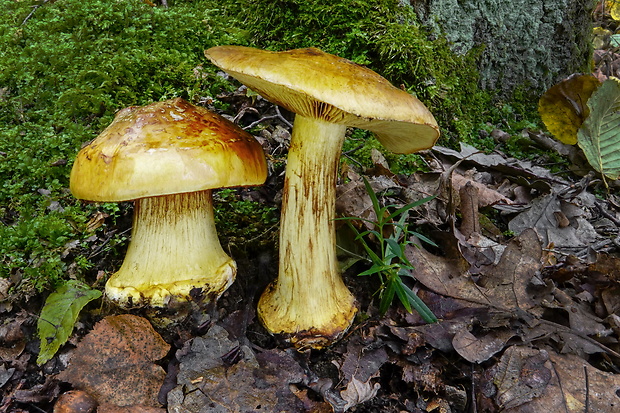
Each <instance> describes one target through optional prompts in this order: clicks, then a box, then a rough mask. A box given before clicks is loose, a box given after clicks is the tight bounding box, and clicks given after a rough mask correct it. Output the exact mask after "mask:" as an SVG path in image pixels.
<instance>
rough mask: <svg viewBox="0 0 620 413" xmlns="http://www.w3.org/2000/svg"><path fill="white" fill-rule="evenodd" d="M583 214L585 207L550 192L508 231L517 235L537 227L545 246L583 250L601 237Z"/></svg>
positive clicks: (537, 199)
mask: <svg viewBox="0 0 620 413" xmlns="http://www.w3.org/2000/svg"><path fill="white" fill-rule="evenodd" d="M583 215H584V212H583V210H582V209H581V208H579V207H578V206H576V205H574V204H571V203H569V202H566V201H564V200H562V199H560V198H559V197H558V196H557V195H556V194H554V193H550V194H547V195H545V196H542V197H540V198H536V199H535V200H534V201H533V202H532V204H531V206H530V208H529V209H528V210H526V211H524V212H522V213H520V214H519V215H517V216H516V217H515V218H513V219H512V220H511V221H510V222H509V223H508V228H509V229H510V230H511V231H513V232H514V233H515V234H520V233H521V232H522V231H524V230H527V229H530V228H533V229H535V230H536V233H537V234H538V235H539V237H540V240H541V242H542V243H543V244H544V245H545V246H546V245H549V244H553V245H554V247H555V248H558V249H561V248H571V249H574V248H580V247H581V248H583V247H586V246H588V245H589V244H590V243H592V242H594V241H595V240H596V239H597V238H598V235H597V233H596V231H595V230H594V228H593V227H592V225H591V224H590V223H589V222H588V221H587V220H586V219H585V218H584V217H583Z"/></svg>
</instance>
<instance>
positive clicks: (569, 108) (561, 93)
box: [538, 74, 600, 145]
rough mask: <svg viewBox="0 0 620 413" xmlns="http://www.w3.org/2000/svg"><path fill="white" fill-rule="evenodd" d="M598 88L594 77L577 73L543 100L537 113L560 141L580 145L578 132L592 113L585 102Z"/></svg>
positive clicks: (553, 87) (545, 95)
mask: <svg viewBox="0 0 620 413" xmlns="http://www.w3.org/2000/svg"><path fill="white" fill-rule="evenodd" d="M599 85H600V83H599V81H598V79H596V78H595V77H594V76H592V75H580V74H575V75H572V76H570V77H569V78H567V79H565V80H563V81H561V82H560V83H558V84H556V85H554V86H552V87H551V88H550V89H549V90H547V91H546V92H545V93H544V94H543V95H542V96H541V97H540V100H539V101H538V112H539V113H540V117H541V119H542V121H543V122H544V124H545V126H546V127H547V129H548V130H549V132H551V133H552V134H553V136H554V137H555V138H556V139H557V140H559V141H560V142H563V143H566V144H569V145H574V144H576V143H577V130H579V128H580V127H581V124H582V123H583V121H584V120H585V119H586V118H587V117H588V114H589V112H590V111H589V109H588V106H587V105H586V102H587V101H588V99H589V98H590V95H592V92H593V91H594V90H595V89H596V88H597V87H598V86H599Z"/></svg>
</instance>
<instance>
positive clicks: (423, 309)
mask: <svg viewBox="0 0 620 413" xmlns="http://www.w3.org/2000/svg"><path fill="white" fill-rule="evenodd" d="M405 293H406V294H407V298H408V300H409V303H410V304H411V306H412V307H413V308H414V310H416V311H417V312H418V314H420V316H421V317H422V318H423V319H424V321H426V322H427V323H436V322H437V317H435V314H433V312H432V311H431V309H430V308H428V306H427V305H426V304H425V303H424V301H422V299H421V298H420V297H418V295H417V294H416V293H414V292H413V291H411V289H410V288H409V287H405Z"/></svg>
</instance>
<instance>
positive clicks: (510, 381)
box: [488, 347, 620, 413]
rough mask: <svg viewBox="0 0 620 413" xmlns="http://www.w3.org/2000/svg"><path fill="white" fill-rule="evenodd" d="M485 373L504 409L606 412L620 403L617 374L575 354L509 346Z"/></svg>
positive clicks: (522, 412)
mask: <svg viewBox="0 0 620 413" xmlns="http://www.w3.org/2000/svg"><path fill="white" fill-rule="evenodd" d="M488 376H489V377H488V379H489V380H490V382H492V383H493V384H494V386H495V387H496V388H497V392H496V394H495V395H494V398H495V401H496V402H497V404H498V405H499V406H501V407H504V408H505V410H502V411H503V412H507V413H539V412H568V413H581V412H586V411H588V412H600V413H607V412H614V411H616V410H618V406H619V404H620V400H619V397H618V392H619V391H620V376H619V375H617V374H610V373H605V372H603V371H600V370H598V369H596V368H594V367H592V366H591V365H589V364H588V363H587V362H585V361H584V360H583V359H581V358H579V357H577V356H574V355H559V354H556V353H554V352H547V351H544V350H535V349H531V348H522V347H510V348H508V349H507V350H506V352H505V353H504V355H503V356H502V358H501V360H500V362H499V363H498V364H497V365H496V366H495V367H494V368H493V369H491V370H489V374H488Z"/></svg>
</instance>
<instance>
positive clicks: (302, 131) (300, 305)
mask: <svg viewBox="0 0 620 413" xmlns="http://www.w3.org/2000/svg"><path fill="white" fill-rule="evenodd" d="M345 132H346V126H344V125H338V124H334V123H329V122H325V121H322V120H316V119H311V118H308V117H304V116H301V115H297V116H296V117H295V124H294V127H293V133H292V137H291V146H290V149H289V154H288V161H287V166H286V176H285V181H284V193H283V197H282V214H281V222H280V261H279V276H278V279H277V280H276V281H275V282H274V283H272V284H271V285H270V286H269V287H268V288H267V290H266V291H265V292H264V293H263V295H262V296H261V298H260V300H259V303H258V315H259V317H260V319H261V321H262V322H263V324H264V325H265V327H266V328H267V329H268V330H269V331H270V332H272V333H275V334H281V335H283V336H284V337H285V338H287V339H289V340H290V341H291V342H292V343H293V344H295V346H297V347H301V348H304V347H312V348H321V347H323V346H325V345H327V344H329V343H330V342H331V341H333V340H334V339H337V338H338V337H340V336H341V335H342V334H343V333H344V332H345V331H346V330H347V329H348V328H349V326H350V325H351V323H352V322H353V318H354V316H355V313H356V312H357V308H356V306H355V298H354V297H353V295H352V294H351V292H350V291H349V290H348V289H347V287H346V286H345V284H344V282H343V281H342V278H341V276H340V270H339V267H338V260H337V258H336V231H335V226H334V218H335V201H336V178H337V172H338V164H339V160H340V153H341V151H342V143H343V141H344V137H345Z"/></svg>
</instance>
